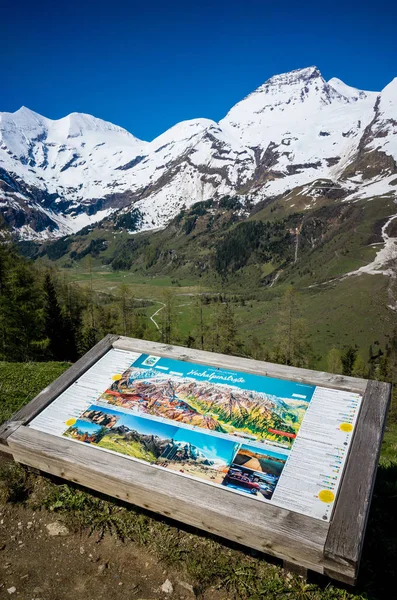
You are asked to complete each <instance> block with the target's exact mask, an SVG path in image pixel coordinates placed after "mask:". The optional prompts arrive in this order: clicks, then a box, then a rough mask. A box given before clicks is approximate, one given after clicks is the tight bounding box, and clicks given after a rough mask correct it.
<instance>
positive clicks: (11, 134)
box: [0, 66, 397, 239]
mask: <svg viewBox="0 0 397 600" xmlns="http://www.w3.org/2000/svg"><path fill="white" fill-rule="evenodd" d="M396 88H397V80H393V81H392V82H391V83H390V84H388V86H386V87H385V88H384V90H382V92H368V91H364V90H357V89H356V88H352V87H351V86H348V85H347V84H345V83H344V82H342V81H341V80H339V79H337V78H332V79H331V80H329V81H328V82H327V81H325V80H324V78H323V77H322V75H321V73H320V71H319V70H318V69H317V67H314V66H312V67H307V68H304V69H297V70H295V71H291V72H289V73H284V74H280V75H275V76H273V77H271V78H270V79H268V80H267V81H266V82H265V83H263V84H262V85H261V86H259V87H258V88H257V89H256V90H254V91H253V92H252V93H251V94H249V95H248V96H246V97H245V98H244V99H243V100H241V101H240V102H238V103H237V104H236V105H235V106H233V107H232V108H231V109H230V111H229V112H228V113H227V114H226V115H225V117H224V118H223V119H221V120H220V121H219V123H216V122H215V121H212V120H211V119H204V118H202V119H193V120H189V121H182V122H180V123H177V124H176V125H174V126H173V127H171V128H170V129H168V130H167V131H165V132H164V133H162V134H161V135H160V136H158V137H157V138H155V139H154V140H152V141H151V142H147V141H143V140H139V139H138V138H136V137H135V136H133V134H131V133H129V132H128V131H127V130H125V129H123V128H122V127H119V126H117V125H113V124H112V123H110V122H107V121H103V120H102V119H98V118H96V117H93V116H91V115H87V114H83V113H71V114H70V115H67V116H66V117H63V118H61V119H58V120H52V119H48V118H46V117H42V116H41V115H39V114H38V113H35V112H33V111H31V110H30V109H27V108H26V107H22V108H21V109H19V110H18V111H16V112H15V113H0V212H1V214H2V215H3V219H4V220H5V222H6V224H7V225H8V226H9V228H10V229H11V230H12V231H13V232H14V233H15V234H16V235H17V236H18V237H20V238H22V239H47V238H51V237H60V236H62V235H66V234H70V233H73V232H76V231H78V230H80V229H81V228H82V227H84V226H86V225H88V224H90V223H93V222H98V221H101V220H102V219H104V218H106V217H108V216H109V215H111V214H112V213H116V214H123V213H124V212H127V213H128V212H131V210H137V211H139V214H140V215H141V218H140V220H139V224H138V225H137V229H139V230H151V229H158V228H161V227H164V226H166V225H167V223H169V222H170V221H171V220H172V218H174V217H175V216H176V214H178V212H179V211H180V210H181V209H182V208H184V207H187V208H188V207H190V206H192V205H193V204H194V203H196V202H198V201H202V200H207V199H211V198H215V199H216V198H219V197H222V196H223V195H227V194H233V195H237V196H248V197H249V199H250V201H252V202H253V203H257V202H260V201H263V200H264V199H266V198H271V197H280V196H283V195H286V194H289V193H291V191H293V190H298V188H299V187H300V186H309V188H310V189H307V190H306V192H305V193H306V195H307V196H308V206H309V205H310V206H312V205H313V203H314V204H315V202H316V192H315V191H314V192H313V191H310V190H312V188H313V189H314V190H315V189H316V185H318V184H317V183H316V182H318V181H321V182H322V183H321V185H323V186H324V182H327V185H328V186H330V187H332V188H334V187H335V186H337V187H338V188H340V190H341V194H340V195H341V197H342V201H346V200H353V201H354V200H357V199H359V198H365V197H366V198H371V197H374V196H382V197H385V195H386V197H393V198H394V197H395V196H396V191H397V187H396V183H395V182H394V180H395V179H396V177H397V175H396V173H397V163H396V160H397V89H396Z"/></svg>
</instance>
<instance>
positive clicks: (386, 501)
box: [356, 464, 397, 600]
mask: <svg viewBox="0 0 397 600" xmlns="http://www.w3.org/2000/svg"><path fill="white" fill-rule="evenodd" d="M356 589H357V592H359V593H364V592H365V593H366V594H367V595H368V597H369V598H375V599H376V600H384V599H387V600H389V599H390V598H394V597H396V596H397V464H391V465H389V466H380V467H379V469H378V473H377V477H376V483H375V489H374V495H373V498H372V504H371V510H370V513H369V519H368V526H367V533H366V536H365V541H364V549H363V555H362V560H361V568H360V573H359V580H358V584H357V588H356Z"/></svg>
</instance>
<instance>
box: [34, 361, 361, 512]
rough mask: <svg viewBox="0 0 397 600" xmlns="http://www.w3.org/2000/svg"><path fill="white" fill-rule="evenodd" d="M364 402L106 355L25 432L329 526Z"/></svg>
mask: <svg viewBox="0 0 397 600" xmlns="http://www.w3.org/2000/svg"><path fill="white" fill-rule="evenodd" d="M361 401H362V396H361V395H360V394H358V393H353V392H348V391H343V390H336V389H328V388H324V387H319V386H312V385H307V384H301V383H296V382H292V381H286V380H281V379H275V378H270V377H264V376H260V375H254V374H250V373H245V372H239V371H231V370H226V369H218V368H215V367H211V366H207V365H202V364H196V363H192V362H183V361H179V360H174V359H170V358H163V357H159V356H154V355H148V354H140V353H136V352H130V351H124V350H119V349H111V350H110V351H109V352H107V353H106V354H105V355H104V356H103V357H102V358H101V359H100V360H98V361H97V362H96V363H95V364H94V365H93V366H92V367H91V368H90V369H88V371H86V372H85V373H84V374H83V375H82V376H81V377H80V378H79V379H77V380H76V381H75V382H74V383H73V384H72V385H71V386H70V387H68V388H67V389H66V390H65V391H64V392H63V393H62V394H60V395H59V396H58V397H57V398H56V399H55V400H54V401H53V402H52V403H51V404H50V405H49V406H48V407H47V408H45V409H44V410H43V411H42V412H41V413H40V414H39V415H38V416H36V417H35V418H34V419H33V420H32V421H31V422H30V424H29V426H30V427H32V428H34V429H37V430H39V431H43V432H46V433H50V434H52V435H57V436H66V437H67V438H69V439H71V440H73V441H75V442H76V443H80V444H90V445H93V446H95V447H97V448H98V449H100V450H102V451H104V452H112V453H116V454H121V455H124V456H126V457H128V458H130V459H131V460H139V461H144V462H146V463H149V464H150V465H152V466H153V468H157V469H169V470H172V471H174V472H176V473H178V474H180V475H181V476H183V477H191V478H194V479H199V480H201V481H204V482H206V483H207V484H209V485H216V486H222V487H224V488H225V489H226V490H229V491H231V492H233V493H236V494H243V495H248V496H249V497H251V498H252V499H253V500H254V501H260V502H270V503H272V504H275V505H277V506H280V507H283V508H286V509H288V510H291V511H295V512H298V513H301V514H304V515H308V516H310V517H313V518H316V519H321V520H324V521H329V520H330V518H331V515H332V511H333V507H334V504H335V500H336V497H337V493H338V488H339V485H340V482H341V479H342V474H343V470H344V466H345V463H346V460H347V456H348V452H349V446H350V443H351V440H352V435H353V431H354V427H355V424H356V421H357V417H358V413H359V409H360V405H361ZM104 466H106V461H104Z"/></svg>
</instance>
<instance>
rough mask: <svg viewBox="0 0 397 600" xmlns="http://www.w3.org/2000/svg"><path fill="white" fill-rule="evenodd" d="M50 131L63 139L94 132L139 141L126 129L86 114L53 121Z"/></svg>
mask: <svg viewBox="0 0 397 600" xmlns="http://www.w3.org/2000/svg"><path fill="white" fill-rule="evenodd" d="M49 129H50V130H51V132H52V133H53V134H54V135H58V136H59V137H62V138H63V139H70V138H76V137H82V136H84V135H85V134H87V133H92V132H95V133H98V134H102V133H108V132H112V133H118V134H121V135H123V136H125V137H128V138H131V140H135V141H139V140H137V138H135V137H134V136H133V135H132V134H131V133H129V132H128V131H127V130H126V129H123V128H122V127H119V126H118V125H113V123H110V122H108V121H103V120H102V119H98V118H97V117H93V116H92V115H87V114H85V113H76V112H74V113H71V114H70V115H67V116H66V117H63V118H62V119H58V120H52V121H50V125H49Z"/></svg>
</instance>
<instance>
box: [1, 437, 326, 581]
mask: <svg viewBox="0 0 397 600" xmlns="http://www.w3.org/2000/svg"><path fill="white" fill-rule="evenodd" d="M8 441H9V446H10V448H11V451H12V453H13V456H14V459H15V460H17V461H19V462H21V463H24V464H27V465H29V466H32V467H36V468H38V469H40V470H42V471H44V472H47V473H52V474H54V475H56V476H58V477H62V478H64V479H68V480H70V481H73V482H76V483H79V484H81V485H84V486H86V487H88V488H92V489H94V490H97V491H99V492H102V493H105V494H108V495H110V496H114V497H116V498H120V499H122V500H124V501H126V502H130V503H132V504H135V505H137V506H141V507H143V508H146V509H148V510H151V511H154V512H157V513H160V514H162V515H165V516H167V517H171V518H173V519H177V520H178V521H182V522H183V523H187V524H189V525H193V526H194V527H198V528H199V529H203V530H205V531H209V532H211V533H213V534H216V535H219V536H222V537H225V538H227V539H229V540H233V541H235V542H238V543H240V544H245V545H247V546H250V547H251V548H255V549H257V550H260V551H262V552H266V553H268V554H272V555H274V556H277V557H279V558H282V559H284V560H286V561H288V562H289V563H292V564H294V565H300V566H301V567H305V568H309V569H312V570H313V571H317V572H319V573H322V572H323V551H324V543H325V540H326V536H327V532H328V527H329V523H324V522H323V521H320V520H317V519H312V518H310V517H307V516H304V515H300V514H297V513H293V512H290V511H288V510H285V509H282V508H278V507H276V506H274V505H272V504H267V503H265V502H259V501H255V500H253V499H251V498H249V497H245V496H243V495H239V494H236V493H235V492H233V491H230V490H227V489H224V488H220V487H216V486H212V485H208V484H206V483H204V482H201V481H197V480H193V479H190V478H188V477H182V476H180V475H178V474H176V473H173V472H172V471H168V470H166V469H159V468H157V467H155V466H153V465H148V464H143V463H141V462H139V461H135V460H130V459H128V458H125V457H122V456H117V455H114V454H112V453H106V452H103V451H100V450H98V448H94V447H90V446H89V445H84V444H76V443H75V442H73V441H71V440H68V439H65V438H56V437H54V436H52V435H49V434H46V433H42V432H39V431H36V430H34V429H30V428H29V427H25V426H22V427H20V428H19V429H17V430H16V431H15V432H14V433H13V434H12V435H11V436H10V437H9V440H8Z"/></svg>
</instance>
